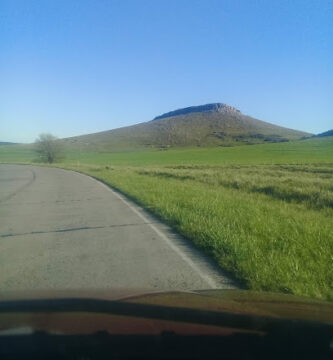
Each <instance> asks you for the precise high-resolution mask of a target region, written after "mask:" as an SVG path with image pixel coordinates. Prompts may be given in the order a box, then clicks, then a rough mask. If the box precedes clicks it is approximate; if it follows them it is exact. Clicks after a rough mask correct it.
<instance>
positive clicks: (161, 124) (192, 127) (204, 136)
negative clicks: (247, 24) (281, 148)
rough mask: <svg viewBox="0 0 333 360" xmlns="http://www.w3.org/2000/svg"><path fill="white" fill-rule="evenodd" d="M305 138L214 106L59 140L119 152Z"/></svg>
mask: <svg viewBox="0 0 333 360" xmlns="http://www.w3.org/2000/svg"><path fill="white" fill-rule="evenodd" d="M308 135H309V134H307V133H304V132H301V131H296V130H291V129H287V128H283V127H280V126H276V125H273V124H270V123H267V122H264V121H261V120H257V119H254V118H252V117H250V116H247V115H243V114H242V113H241V112H240V111H239V110H237V109H236V108H233V107H231V106H229V105H225V104H221V103H215V104H207V105H201V106H193V107H189V108H184V109H179V110H176V111H172V112H170V113H166V114H163V115H160V116H158V117H156V118H155V119H154V120H151V121H148V122H145V123H140V124H137V125H133V126H127V127H123V128H119V129H115V130H109V131H103V132H100V133H95V134H88V135H83V136H77V137H72V138H67V139H63V141H64V143H65V144H66V145H67V146H68V147H79V148H90V149H94V150H119V151H121V150H125V149H130V150H132V149H136V148H160V149H161V148H162V149H163V148H169V147H187V146H232V145H241V144H256V143H264V142H283V141H289V140H297V139H300V138H302V137H304V136H308Z"/></svg>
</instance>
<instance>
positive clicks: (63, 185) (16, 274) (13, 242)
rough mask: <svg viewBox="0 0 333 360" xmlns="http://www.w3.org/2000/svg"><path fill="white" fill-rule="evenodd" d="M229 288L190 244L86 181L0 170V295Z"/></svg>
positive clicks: (53, 172)
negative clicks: (10, 292)
mask: <svg viewBox="0 0 333 360" xmlns="http://www.w3.org/2000/svg"><path fill="white" fill-rule="evenodd" d="M233 287H235V285H234V283H233V282H232V281H231V280H230V279H229V278H228V277H227V276H225V274H224V273H223V272H222V271H221V270H220V269H219V268H218V267H217V266H216V265H215V264H214V263H213V262H212V261H210V259H208V258H207V257H205V256H204V255H202V254H201V253H200V252H199V251H198V250H196V249H195V248H194V247H193V246H192V245H191V243H190V242H189V241H187V240H185V239H183V238H182V237H180V236H179V235H177V234H175V233H174V232H173V231H172V230H171V229H170V228H169V227H168V226H166V225H163V224H162V223H160V222H159V221H158V220H157V219H155V218H154V217H152V216H151V215H149V214H148V213H147V212H146V211H145V210H143V209H142V208H140V207H139V206H137V205H135V204H133V203H132V202H130V201H129V200H128V199H126V198H125V197H123V196H122V195H120V194H118V193H116V192H114V191H113V190H111V189H110V188H108V187H107V186H106V185H104V184H102V183H100V182H98V181H96V180H94V179H92V178H91V177H88V176H85V175H82V174H79V173H76V172H72V171H66V170H61V169H56V168H47V167H37V166H25V165H0V291H6V290H26V289H33V290H36V289H91V288H98V289H106V288H114V289H115V288H117V289H119V288H133V289H143V288H144V289H175V290H190V289H193V290H194V289H211V288H233Z"/></svg>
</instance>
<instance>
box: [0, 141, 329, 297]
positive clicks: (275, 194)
mask: <svg viewBox="0 0 333 360" xmlns="http://www.w3.org/2000/svg"><path fill="white" fill-rule="evenodd" d="M33 157H34V154H33V153H32V152H29V150H26V149H24V148H17V147H16V148H15V149H14V148H11V149H7V150H6V151H4V150H3V149H2V148H0V162H30V161H32V160H33ZM56 166H60V167H64V168H70V169H74V170H78V171H81V172H84V173H87V174H90V175H92V176H94V177H96V178H98V179H101V180H103V181H104V182H106V183H108V184H110V185H112V186H114V187H116V188H117V189H119V190H120V191H122V192H124V193H126V194H127V195H129V196H130V197H131V198H132V199H134V200H135V201H137V202H138V203H140V204H142V205H144V206H145V207H146V208H148V209H149V210H151V211H152V212H153V213H155V214H157V215H158V216H160V217H161V218H162V219H164V220H165V221H167V222H168V223H169V224H171V225H172V226H173V227H174V228H176V229H177V230H178V231H179V232H180V233H182V234H183V235H185V236H186V237H187V238H188V239H190V240H192V241H193V242H194V243H195V244H196V245H197V246H198V247H200V248H202V249H203V250H204V251H205V252H207V253H209V254H210V255H211V256H212V257H213V258H214V259H215V260H216V261H217V262H218V263H219V264H220V265H221V267H223V268H224V269H226V270H228V271H229V272H230V273H231V274H232V275H233V276H235V277H236V278H237V279H239V280H240V281H241V282H243V283H244V284H245V285H246V286H247V287H249V288H251V289H256V290H270V291H281V292H290V293H294V294H299V295H307V296H311V297H317V298H322V299H330V300H333V293H332V289H333V271H332V268H333V221H332V219H333V139H332V138H326V139H313V140H306V141H299V142H289V143H280V144H265V145H253V146H241V147H232V148H222V147H219V148H210V149H201V148H198V149H197V148H196V149H186V150H185V149H183V150H168V151H154V152H136V153H113V154H108V153H91V152H90V153H84V152H82V153H80V152H69V153H68V154H67V157H66V160H64V162H63V163H62V164H57V165H56Z"/></svg>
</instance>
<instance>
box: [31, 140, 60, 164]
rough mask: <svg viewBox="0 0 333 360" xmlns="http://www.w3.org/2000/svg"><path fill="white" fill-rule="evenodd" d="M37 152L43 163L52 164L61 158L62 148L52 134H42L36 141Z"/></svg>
mask: <svg viewBox="0 0 333 360" xmlns="http://www.w3.org/2000/svg"><path fill="white" fill-rule="evenodd" d="M35 150H36V152H37V153H38V155H39V158H40V160H41V161H43V162H48V163H49V164H52V163H53V162H55V161H57V160H59V159H60V157H61V153H62V151H61V146H60V143H59V141H57V138H56V137H55V136H54V135H52V134H40V135H39V137H38V138H37V139H36V141H35Z"/></svg>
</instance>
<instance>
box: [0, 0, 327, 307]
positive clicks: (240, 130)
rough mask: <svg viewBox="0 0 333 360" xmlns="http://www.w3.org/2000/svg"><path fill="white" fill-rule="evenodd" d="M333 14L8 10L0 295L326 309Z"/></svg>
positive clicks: (0, 166)
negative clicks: (176, 298) (167, 295)
mask: <svg viewBox="0 0 333 360" xmlns="http://www.w3.org/2000/svg"><path fill="white" fill-rule="evenodd" d="M332 10H333V8H332V1H329V0H327V1H326V0H323V1H320V2H318V1H316V0H309V1H305V2H304V1H298V0H297V1H292V2H290V1H269V2H265V1H246V0H244V1H228V0H223V1H220V0H208V1H207V0H193V1H178V0H168V1H164V0H161V1H154V0H132V1H130V0H125V1H117V0H98V1H90V0H80V1H76V0H58V1H42V0H32V1H23V0H2V1H1V2H0V38H1V42H0V79H1V81H0V293H1V294H9V293H11V292H12V291H15V292H19V293H20V294H21V295H20V296H21V298H25V297H31V296H32V297H34V296H35V295H31V294H37V292H38V291H63V294H65V293H66V291H70V293H71V294H83V293H84V294H90V295H86V296H88V297H90V296H92V294H95V295H96V294H97V291H104V293H105V291H106V292H108V294H126V296H132V295H135V294H138V293H150V292H159V291H180V292H195V291H202V290H221V291H224V290H225V291H226V293H227V292H228V291H229V293H230V294H231V293H232V291H236V292H237V291H238V294H240V295H239V296H242V295H241V294H243V292H245V293H246V294H259V295H262V294H266V293H272V294H273V295H272V296H273V298H274V296H276V298H274V299H276V300H275V301H276V302H277V303H279V302H280V301H282V300H281V299H283V296H282V295H285V294H287V295H288V296H289V295H292V296H300V297H303V299H305V298H307V300H309V299H312V300H315V301H318V303H320V301H322V304H324V302H327V301H332V300H333V292H332V288H333V287H332V284H333V271H332V258H333V248H332V244H333V221H332V219H333V130H332V128H333V122H332V115H333V107H332V94H333V88H332V84H333V67H332V56H333V42H332V39H333V32H332V29H333V28H332ZM230 291H231V292H230ZM236 292H235V293H236ZM22 294H23V295H22ZM274 294H275V295H274ZM108 296H109V295H108ZM110 296H111V295H110ZM112 296H113V295H112ZM112 296H111V297H112ZM184 296H185V295H184ZM251 296H253V295H246V298H247V299H249V298H250V297H251ZM281 296H282V297H281ZM156 299H157V298H156ZM161 299H162V298H161ZM186 299H187V298H186ZM156 301H157V300H156ZM209 301H210V300H208V297H207V302H205V301H203V305H205V304H207V306H208V304H209V303H210V302H209ZM304 301H305V300H304ZM161 304H162V300H161ZM186 304H190V300H189V302H184V303H182V306H187V305H186ZM211 304H212V303H211ZM325 304H326V303H325ZM189 306H190V305H189ZM201 306H202V304H201ZM323 306H324V305H323Z"/></svg>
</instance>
